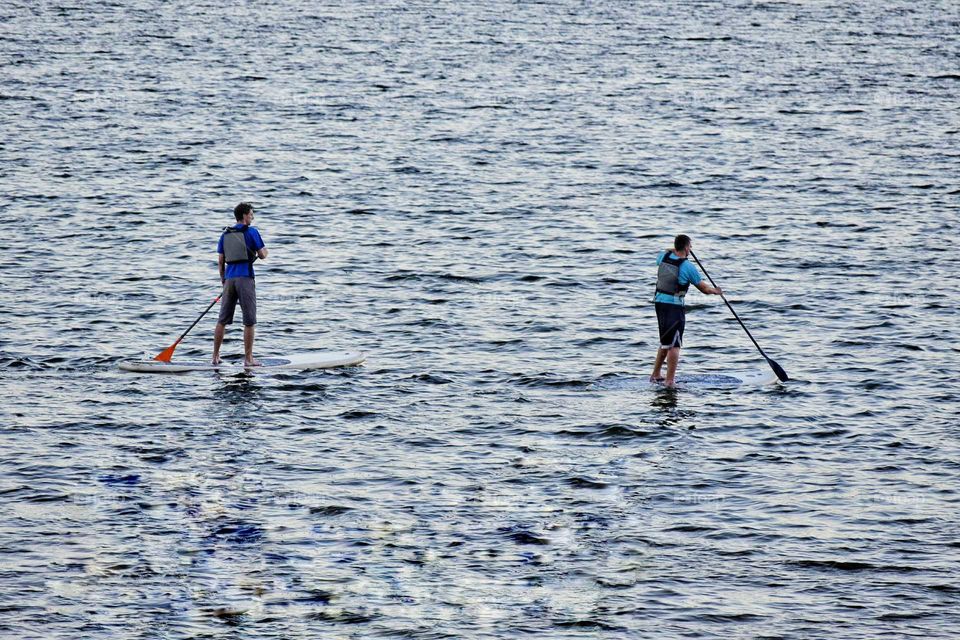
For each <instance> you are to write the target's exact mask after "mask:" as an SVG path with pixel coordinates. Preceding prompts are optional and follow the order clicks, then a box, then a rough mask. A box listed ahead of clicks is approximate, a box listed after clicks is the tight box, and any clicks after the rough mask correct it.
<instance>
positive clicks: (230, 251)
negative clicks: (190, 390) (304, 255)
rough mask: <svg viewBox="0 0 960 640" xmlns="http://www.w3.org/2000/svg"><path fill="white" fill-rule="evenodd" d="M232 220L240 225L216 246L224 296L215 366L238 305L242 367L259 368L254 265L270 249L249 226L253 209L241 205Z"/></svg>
mask: <svg viewBox="0 0 960 640" xmlns="http://www.w3.org/2000/svg"><path fill="white" fill-rule="evenodd" d="M233 217H234V218H236V220H237V224H236V225H234V226H233V227H232V228H231V227H227V228H226V229H224V231H223V233H222V234H220V241H219V242H218V243H217V264H218V265H219V266H220V282H221V283H223V294H222V297H221V299H220V317H219V318H217V328H216V329H215V330H214V332H213V364H220V345H221V344H223V334H224V332H225V331H226V329H227V325H228V324H233V313H234V311H236V309H237V303H238V302H239V303H240V309H241V310H242V311H243V364H244V366H247V367H256V366H258V365H259V364H260V362H258V361H257V360H255V359H254V357H253V333H254V326H255V325H256V324H257V287H256V284H255V281H254V274H253V263H254V261H255V260H256V259H257V258H260V259H261V260H266V259H267V249H266V247H264V245H263V238H261V237H260V232H259V231H257V229H256V227H251V226H250V225H251V224H253V205H251V204H250V203H248V202H241V203H240V204H238V205H237V206H236V208H235V209H234V210H233ZM225 245H226V246H225Z"/></svg>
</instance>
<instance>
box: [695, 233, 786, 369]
mask: <svg viewBox="0 0 960 640" xmlns="http://www.w3.org/2000/svg"><path fill="white" fill-rule="evenodd" d="M690 255H691V256H693V259H694V260H696V261H697V265H698V266H699V267H700V269H701V270H702V271H703V275H705V276H707V280H709V281H710V284H712V285H713V286H714V287H715V288H717V289H719V288H720V287H717V283H716V282H714V281H713V278H711V277H710V274H709V273H707V270H706V269H705V268H704V266H703V263H701V262H700V258H698V257H697V254H695V253H694V252H693V249H690ZM720 297H721V298H722V299H723V301H724V303H725V304H726V305H727V308H728V309H730V313H732V314H733V317H734V318H736V319H737V322H739V323H740V326H741V327H743V330H744V331H746V332H747V337H749V338H750V341H751V342H753V346H755V347H756V348H757V351H759V352H760V355H762V356H763V357H764V358H765V359H766V360H770V358H768V357H767V354H765V353H764V352H763V349H761V348H760V345H759V344H757V341H756V340H755V339H754V338H753V335H752V334H751V333H750V329H747V325H745V324H743V320H741V319H740V316H738V315H737V312H736V311H734V310H733V307H732V306H730V302H728V301H727V297H726V296H725V295H723V294H722V293H721V294H720Z"/></svg>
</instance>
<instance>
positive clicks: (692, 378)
mask: <svg viewBox="0 0 960 640" xmlns="http://www.w3.org/2000/svg"><path fill="white" fill-rule="evenodd" d="M675 381H676V383H677V386H681V387H728V386H740V385H742V386H747V387H758V386H763V385H767V384H773V383H775V382H777V374H776V373H774V372H773V370H772V369H766V370H761V371H745V372H742V373H732V374H722V373H704V374H686V375H684V374H680V375H678V376H677V377H676V380H675ZM653 384H658V385H662V383H653Z"/></svg>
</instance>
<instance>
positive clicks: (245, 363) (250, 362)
mask: <svg viewBox="0 0 960 640" xmlns="http://www.w3.org/2000/svg"><path fill="white" fill-rule="evenodd" d="M243 366H245V367H259V366H261V365H260V361H259V360H257V359H256V358H250V359H249V360H247V359H244V361H243Z"/></svg>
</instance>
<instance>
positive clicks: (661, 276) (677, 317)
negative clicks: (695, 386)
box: [650, 234, 721, 387]
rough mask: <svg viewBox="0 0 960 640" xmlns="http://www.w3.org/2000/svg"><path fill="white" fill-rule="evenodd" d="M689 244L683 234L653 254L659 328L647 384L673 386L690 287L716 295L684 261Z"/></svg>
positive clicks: (695, 270)
mask: <svg viewBox="0 0 960 640" xmlns="http://www.w3.org/2000/svg"><path fill="white" fill-rule="evenodd" d="M692 248H693V243H692V242H691V241H690V237H689V236H685V235H683V234H680V235H678V236H677V237H676V238H674V239H673V250H670V249H665V250H663V251H661V252H660V253H659V254H658V255H657V265H658V267H657V293H656V295H655V296H654V298H653V300H654V306H655V307H656V309H657V325H658V326H659V328H660V346H659V347H657V359H656V360H655V361H654V363H653V373H652V374H650V382H663V383H664V384H665V385H666V386H668V387H672V386H674V377H675V376H676V374H677V363H678V362H680V347H681V346H683V345H682V342H683V328H684V326H685V325H686V316H685V314H684V309H683V297H684V296H685V295H686V293H687V289H689V288H690V285H691V284H692V285H693V286H695V287H696V288H697V289H700V291H702V292H703V293H706V294H713V295H720V293H721V291H720V288H719V287H712V286H710V285H709V284H707V283H706V282H703V279H702V278H701V277H700V272H699V271H697V268H696V267H695V266H693V265H692V264H690V262H688V261H687V256H688V255H690V250H691V249H692ZM664 360H666V361H667V377H666V378H664V377H662V376H661V375H660V368H661V367H662V366H663V361H664Z"/></svg>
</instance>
